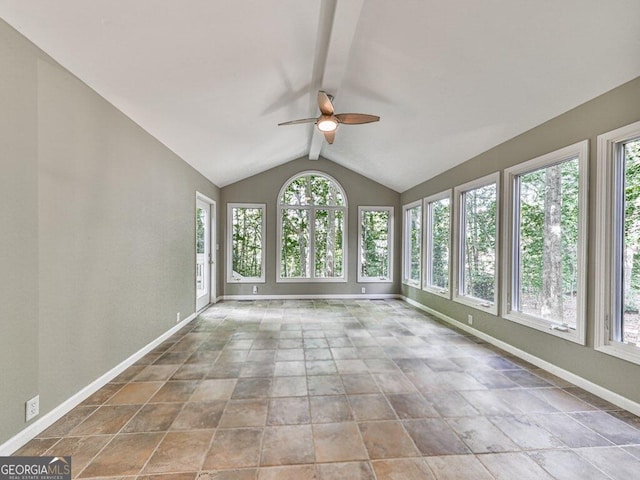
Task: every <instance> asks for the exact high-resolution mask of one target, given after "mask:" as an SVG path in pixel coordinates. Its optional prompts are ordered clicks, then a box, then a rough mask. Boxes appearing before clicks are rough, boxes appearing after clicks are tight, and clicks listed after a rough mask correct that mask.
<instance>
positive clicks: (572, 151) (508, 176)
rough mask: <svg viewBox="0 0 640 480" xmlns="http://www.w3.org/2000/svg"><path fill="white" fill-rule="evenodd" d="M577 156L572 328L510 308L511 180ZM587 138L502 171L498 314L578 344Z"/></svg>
mask: <svg viewBox="0 0 640 480" xmlns="http://www.w3.org/2000/svg"><path fill="white" fill-rule="evenodd" d="M574 158H577V159H578V175H579V179H578V210H579V214H578V215H579V217H578V253H577V262H578V265H577V267H578V285H577V287H578V292H577V298H576V305H577V311H576V328H575V329H572V328H569V327H568V326H567V325H565V324H562V323H558V322H553V321H550V320H546V319H543V318H541V317H537V316H535V315H530V314H526V313H522V312H518V311H515V310H512V306H513V304H512V299H513V295H514V293H513V292H514V289H515V288H516V282H515V281H514V279H515V276H516V274H517V272H516V269H517V267H518V263H519V262H518V261H517V259H516V254H517V246H516V245H515V241H516V238H515V229H516V224H517V222H518V221H519V219H518V218H516V215H517V209H516V208H515V205H514V204H515V201H516V198H515V195H516V193H517V192H516V191H515V188H514V182H515V181H516V177H517V176H519V175H522V174H526V173H530V172H533V171H536V170H539V169H542V168H545V167H550V166H552V165H557V164H560V163H562V162H565V161H567V160H571V159H574ZM588 166H589V141H588V140H583V141H581V142H578V143H575V144H573V145H569V146H567V147H564V148H561V149H559V150H555V151H553V152H550V153H547V154H545V155H542V156H540V157H537V158H534V159H531V160H528V161H525V162H523V163H520V164H518V165H515V166H513V167H510V168H507V169H505V171H504V198H505V202H504V205H503V207H504V232H503V238H502V241H503V245H504V250H503V259H502V266H503V268H502V279H503V282H502V318H504V319H506V320H510V321H512V322H515V323H519V324H521V325H526V326H527V327H531V328H534V329H536V330H540V331H542V332H545V333H548V334H550V335H555V336H557V337H561V338H564V339H565V340H569V341H572V342H575V343H578V344H580V345H584V344H585V339H586V297H587V290H586V287H587V236H588V218H589V214H588V204H589V197H588V194H589V177H588Z"/></svg>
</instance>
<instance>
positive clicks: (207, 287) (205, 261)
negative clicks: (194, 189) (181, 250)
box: [196, 198, 213, 311]
mask: <svg viewBox="0 0 640 480" xmlns="http://www.w3.org/2000/svg"><path fill="white" fill-rule="evenodd" d="M212 263H213V262H212V256H211V204H210V203H207V202H206V201H204V200H201V199H200V198H198V199H197V200H196V311H199V310H201V309H203V308H204V307H206V306H207V305H209V303H211V265H212Z"/></svg>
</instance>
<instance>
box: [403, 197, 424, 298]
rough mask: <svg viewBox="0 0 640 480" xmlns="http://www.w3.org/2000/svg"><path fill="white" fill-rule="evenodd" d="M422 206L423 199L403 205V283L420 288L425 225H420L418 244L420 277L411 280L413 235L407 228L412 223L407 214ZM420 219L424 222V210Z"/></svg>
mask: <svg viewBox="0 0 640 480" xmlns="http://www.w3.org/2000/svg"><path fill="white" fill-rule="evenodd" d="M415 207H420V208H421V209H422V200H416V201H415V202H411V203H408V204H406V205H403V206H402V283H404V284H405V285H408V286H410V287H415V288H420V286H421V285H422V277H423V271H424V266H423V265H422V262H423V258H422V256H423V255H422V254H423V251H422V248H423V245H422V244H423V243H424V241H423V238H424V225H421V226H420V238H419V239H418V244H419V246H420V278H419V279H418V280H417V281H416V280H411V279H410V278H409V275H410V272H411V246H410V245H409V242H410V241H411V240H410V239H411V235H409V234H408V232H407V230H408V228H409V225H410V223H409V222H407V215H408V213H409V210H411V209H413V208H415ZM420 221H421V222H423V223H424V212H422V211H421V212H420Z"/></svg>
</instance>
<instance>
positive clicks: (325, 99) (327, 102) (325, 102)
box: [318, 90, 333, 115]
mask: <svg viewBox="0 0 640 480" xmlns="http://www.w3.org/2000/svg"><path fill="white" fill-rule="evenodd" d="M318 107H319V108H320V111H321V112H322V114H323V115H333V103H331V99H330V98H329V95H327V93H326V92H324V91H323V90H320V91H319V92H318Z"/></svg>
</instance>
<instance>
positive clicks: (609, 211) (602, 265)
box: [594, 122, 640, 364]
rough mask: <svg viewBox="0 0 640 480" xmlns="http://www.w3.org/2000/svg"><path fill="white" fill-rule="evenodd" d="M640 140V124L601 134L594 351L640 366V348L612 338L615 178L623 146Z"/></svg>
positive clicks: (615, 262)
mask: <svg viewBox="0 0 640 480" xmlns="http://www.w3.org/2000/svg"><path fill="white" fill-rule="evenodd" d="M638 139H640V122H635V123H632V124H630V125H626V126H624V127H621V128H617V129H615V130H612V131H610V132H607V133H604V134H602V135H598V139H597V142H598V153H597V161H596V166H597V184H596V247H595V251H596V262H595V292H596V299H595V335H594V348H595V350H597V351H599V352H602V353H606V354H608V355H612V356H614V357H618V358H621V359H623V360H626V361H628V362H632V363H636V364H640V345H637V344H636V345H631V344H626V343H623V342H619V341H617V340H613V339H612V331H613V326H614V325H613V322H614V319H615V317H616V312H615V311H614V310H615V307H616V300H615V298H614V296H615V294H614V292H615V291H616V290H615V289H616V288H618V286H617V281H616V275H615V274H616V273H617V272H616V270H617V268H616V266H617V259H616V256H615V254H616V247H615V244H616V242H617V241H618V240H619V237H618V235H617V234H616V228H615V227H616V218H617V215H616V213H617V205H616V202H617V200H618V198H619V195H618V192H617V191H616V185H615V184H616V177H617V175H616V174H617V169H618V168H619V167H618V163H619V162H620V158H619V152H620V149H621V146H622V145H623V144H624V143H628V142H630V141H634V140H638Z"/></svg>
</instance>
